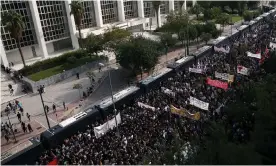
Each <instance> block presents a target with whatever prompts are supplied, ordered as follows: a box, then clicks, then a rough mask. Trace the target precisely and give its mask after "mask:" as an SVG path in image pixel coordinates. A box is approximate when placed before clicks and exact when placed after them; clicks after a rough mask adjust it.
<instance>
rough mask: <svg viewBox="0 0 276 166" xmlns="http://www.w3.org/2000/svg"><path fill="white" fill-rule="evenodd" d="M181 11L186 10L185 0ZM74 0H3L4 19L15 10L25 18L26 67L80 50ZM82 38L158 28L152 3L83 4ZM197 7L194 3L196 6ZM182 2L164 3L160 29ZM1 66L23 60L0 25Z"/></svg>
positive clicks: (96, 1)
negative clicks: (121, 30) (72, 12)
mask: <svg viewBox="0 0 276 166" xmlns="http://www.w3.org/2000/svg"><path fill="white" fill-rule="evenodd" d="M182 1H184V4H183V6H182V8H183V9H184V10H185V9H186V5H187V3H186V0H182ZM70 3H71V0H66V1H50V0H40V1H34V0H32V1H14V0H10V1H9V0H7V1H3V0H1V15H2V14H3V12H5V11H9V10H15V11H17V12H18V13H20V14H21V15H22V16H23V21H24V22H25V29H24V31H23V36H22V40H21V47H22V51H23V55H24V57H25V60H26V62H27V64H30V63H28V62H31V61H37V60H39V59H40V60H41V59H45V58H49V57H51V56H57V55H58V54H61V53H63V52H65V51H69V50H73V49H77V48H79V43H78V36H79V34H78V31H77V29H76V25H75V21H74V17H73V15H70ZM82 4H83V7H84V15H83V19H82V25H81V28H82V31H81V33H82V34H81V35H82V37H86V36H87V35H88V34H90V33H94V34H95V35H97V34H101V33H103V32H104V31H105V30H106V29H107V28H108V27H113V26H116V27H119V28H124V29H128V30H130V31H142V30H144V29H145V28H147V29H149V28H154V27H155V28H156V24H157V21H156V15H155V11H154V9H153V5H152V2H151V1H145V0H137V1H134V0H117V1H114V0H113V1H106V0H93V1H83V2H82ZM193 4H194V2H193ZM179 9H180V2H179V1H176V0H175V1H174V0H169V1H162V3H161V5H160V9H159V11H158V12H159V13H160V14H159V17H160V18H159V20H161V21H160V22H159V26H161V24H162V23H163V22H164V21H165V16H166V15H167V14H168V13H169V12H170V11H172V10H179ZM0 53H1V63H2V64H4V65H5V66H8V64H9V62H13V63H14V64H20V63H22V62H21V58H20V55H19V51H18V48H17V46H16V42H15V40H14V39H12V38H11V37H10V34H9V32H8V31H7V30H6V29H5V27H4V26H3V24H2V22H1V38H0Z"/></svg>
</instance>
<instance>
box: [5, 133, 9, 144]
mask: <svg viewBox="0 0 276 166" xmlns="http://www.w3.org/2000/svg"><path fill="white" fill-rule="evenodd" d="M5 139H6V141H7V143H8V142H9V140H10V138H9V136H8V134H5Z"/></svg>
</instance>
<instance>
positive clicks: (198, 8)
mask: <svg viewBox="0 0 276 166" xmlns="http://www.w3.org/2000/svg"><path fill="white" fill-rule="evenodd" d="M202 11H203V8H202V7H201V6H200V5H199V4H198V3H196V4H195V5H194V6H193V7H192V8H191V13H192V14H195V15H196V18H197V19H198V16H199V14H200V13H201V12H202Z"/></svg>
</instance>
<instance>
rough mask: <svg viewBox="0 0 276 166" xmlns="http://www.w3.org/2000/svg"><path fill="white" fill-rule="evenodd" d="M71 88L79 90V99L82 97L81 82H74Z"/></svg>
mask: <svg viewBox="0 0 276 166" xmlns="http://www.w3.org/2000/svg"><path fill="white" fill-rule="evenodd" d="M73 89H77V90H79V95H80V99H81V98H82V97H81V89H82V85H81V84H74V85H73Z"/></svg>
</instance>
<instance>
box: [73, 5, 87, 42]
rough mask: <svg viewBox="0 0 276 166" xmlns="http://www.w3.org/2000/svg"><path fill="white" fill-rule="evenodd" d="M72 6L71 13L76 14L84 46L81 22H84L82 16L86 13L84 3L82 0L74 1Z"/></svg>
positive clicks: (76, 21)
mask: <svg viewBox="0 0 276 166" xmlns="http://www.w3.org/2000/svg"><path fill="white" fill-rule="evenodd" d="M70 6H71V12H70V14H73V16H74V19H75V23H76V25H77V28H78V31H79V38H80V40H79V41H80V46H81V47H82V36H81V24H82V18H83V13H84V9H83V4H82V1H72V3H71V4H70Z"/></svg>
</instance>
